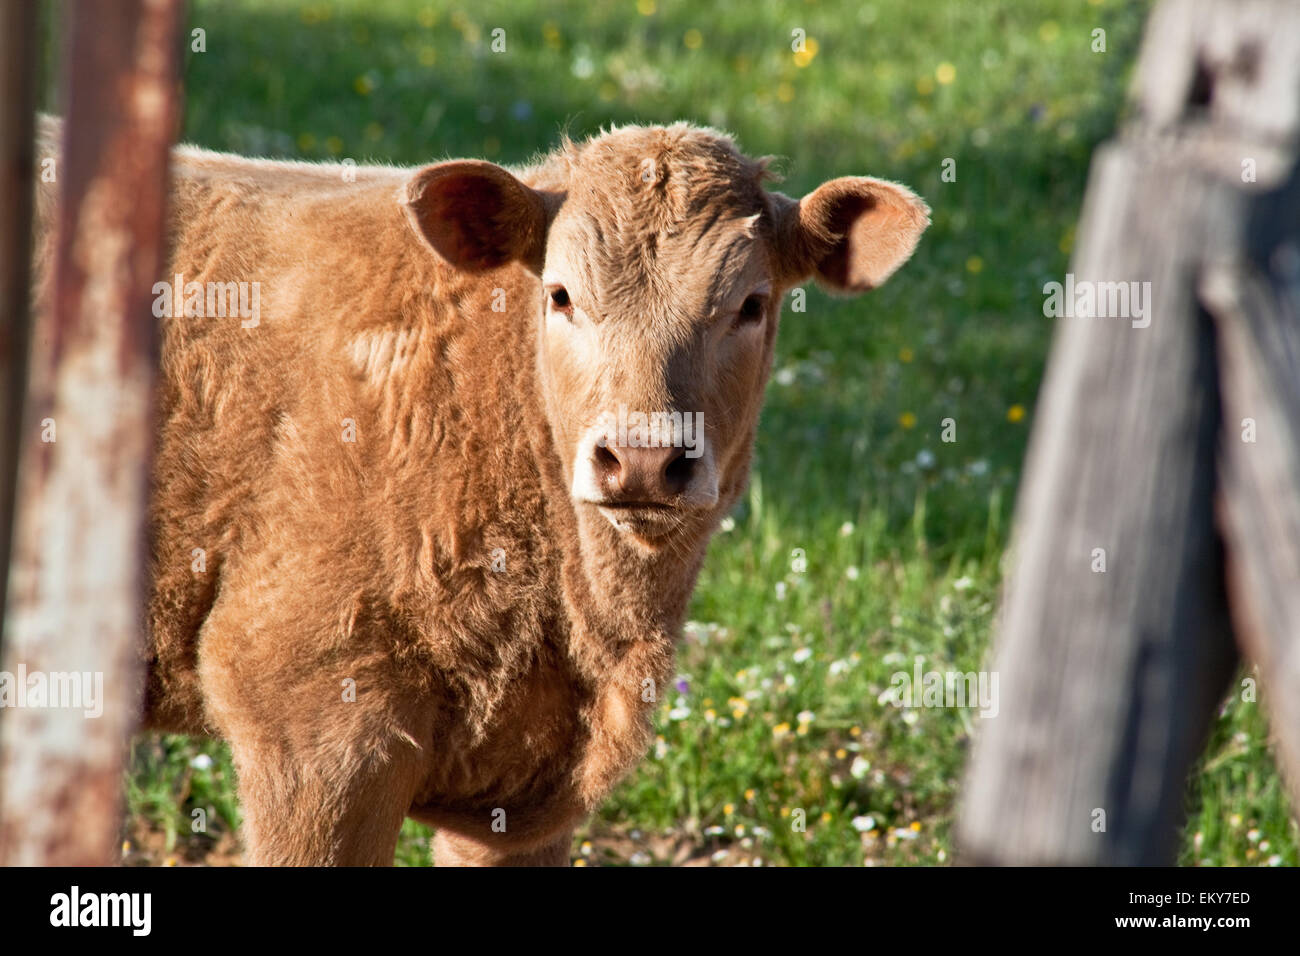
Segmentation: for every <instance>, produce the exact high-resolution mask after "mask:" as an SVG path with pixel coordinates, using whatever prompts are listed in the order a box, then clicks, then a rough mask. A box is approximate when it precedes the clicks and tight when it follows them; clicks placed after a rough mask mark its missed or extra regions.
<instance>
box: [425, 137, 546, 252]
mask: <svg viewBox="0 0 1300 956" xmlns="http://www.w3.org/2000/svg"><path fill="white" fill-rule="evenodd" d="M400 199H401V202H402V206H403V208H404V209H405V210H406V218H407V220H408V221H409V222H410V224H411V228H412V229H414V230H415V234H416V235H418V236H420V237H421V238H422V239H423V240H424V241H425V242H427V243H428V244H429V245H430V246H431V247H432V248H433V250H434V251H435V252H437V253H438V255H440V256H442V257H443V258H444V259H446V260H447V261H448V262H450V263H451V264H452V265H454V266H457V267H458V268H461V269H465V270H467V271H470V272H479V271H482V270H484V269H495V268H497V267H498V266H503V265H505V264H506V263H508V262H520V263H522V264H523V265H525V266H527V267H528V268H529V269H531V270H532V271H533V272H535V273H537V274H538V275H540V274H541V272H542V260H543V259H544V258H545V254H546V228H547V222H548V215H547V208H546V202H545V199H544V198H543V196H542V194H541V193H540V192H538V191H537V190H535V189H532V188H531V187H529V186H526V185H524V184H523V183H522V182H520V181H519V179H517V178H516V177H515V176H514V175H513V174H512V173H510V172H508V171H507V170H505V169H502V168H501V167H500V166H497V165H495V164H493V163H487V162H482V161H480V160H454V161H452V162H447V163H437V164H435V165H433V166H426V167H424V168H423V169H421V170H418V171H417V172H416V173H415V175H413V176H412V177H411V178H410V180H408V181H407V183H406V185H405V186H404V187H403V188H402V192H401V195H400Z"/></svg>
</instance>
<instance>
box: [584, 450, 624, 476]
mask: <svg viewBox="0 0 1300 956" xmlns="http://www.w3.org/2000/svg"><path fill="white" fill-rule="evenodd" d="M592 460H593V461H594V462H595V465H596V474H597V475H598V476H599V477H600V479H601V480H602V481H609V480H611V479H613V480H614V481H618V480H619V478H620V476H621V475H622V472H623V463H622V462H621V461H619V458H618V455H616V454H614V452H613V451H612V450H611V449H610V448H609V446H607V445H597V446H596V452H595V454H594V455H593V456H592Z"/></svg>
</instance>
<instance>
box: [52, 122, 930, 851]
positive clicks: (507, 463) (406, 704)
mask: <svg viewBox="0 0 1300 956" xmlns="http://www.w3.org/2000/svg"><path fill="white" fill-rule="evenodd" d="M54 132H55V130H54V128H53V126H52V125H51V124H47V128H46V130H45V133H46V135H47V136H50V135H53V134H54ZM173 172H174V184H173V190H172V197H171V211H170V222H171V235H170V268H169V269H168V272H167V276H166V277H165V279H164V281H163V282H161V283H160V284H159V285H158V286H156V287H155V293H156V294H157V296H158V300H157V301H158V305H157V306H156V308H155V314H157V315H159V316H160V321H161V324H162V336H163V351H162V386H161V390H160V394H159V396H158V415H159V425H158V427H159V431H158V445H157V461H156V466H155V476H154V479H155V487H154V499H153V505H152V523H153V554H152V561H153V569H152V573H153V582H154V587H153V594H152V599H151V603H150V606H149V616H148V620H149V624H150V631H149V638H148V656H149V665H150V667H149V681H148V689H147V713H146V725H147V726H149V727H153V728H158V729H167V730H173V731H181V732H188V733H195V734H218V735H220V736H222V737H224V738H225V739H226V740H228V741H229V742H230V745H231V747H232V749H233V753H234V758H235V763H236V766H237V768H238V771H239V792H240V798H241V800H242V803H243V808H244V813H245V833H244V838H245V842H246V844H247V847H248V850H249V858H250V860H251V861H252V862H254V863H260V864H388V863H391V862H392V858H393V852H394V848H395V845H396V840H397V834H398V830H399V828H400V826H401V824H402V820H403V818H405V817H407V816H410V817H413V818H415V819H418V820H422V821H425V822H428V823H430V824H433V825H434V826H435V827H437V828H438V831H439V833H438V838H437V840H436V843H435V856H436V859H437V862H439V863H442V864H446V863H478V864H535V863H556V864H559V863H566V862H567V860H568V852H569V843H570V839H571V834H572V829H573V827H574V825H575V823H576V822H577V821H579V820H580V819H581V818H582V817H583V815H584V814H587V813H588V812H590V811H591V810H592V809H593V808H594V807H596V805H597V804H598V803H599V802H600V801H601V799H602V798H603V797H604V796H605V795H606V794H607V793H608V792H609V790H610V788H611V787H612V786H613V785H614V784H615V782H616V781H617V780H618V779H619V778H620V777H621V776H622V775H623V774H625V773H626V772H627V771H628V770H629V769H630V768H631V767H632V766H633V765H634V764H635V763H636V762H637V760H639V759H640V757H641V756H642V754H643V753H644V752H645V750H646V747H647V744H648V742H649V740H650V739H651V714H652V710H653V708H654V706H655V700H656V696H657V694H656V691H658V690H662V688H663V687H664V682H665V681H667V680H668V679H669V678H670V675H671V674H672V671H673V656H674V642H675V640H676V639H677V635H678V632H679V629H680V627H681V624H682V621H683V618H684V614H685V611H686V607H687V601H688V599H689V598H690V595H691V590H692V588H693V586H694V583H695V578H696V574H697V572H698V570H699V567H700V563H701V561H702V560H703V558H704V553H705V548H706V545H707V542H708V539H709V537H710V535H711V534H712V532H713V530H714V529H715V528H716V527H717V524H718V522H719V520H720V519H721V518H722V517H723V516H724V515H726V513H727V511H728V510H729V509H730V508H731V507H732V505H733V503H734V502H735V500H736V497H737V495H738V494H739V493H740V492H741V490H742V488H743V486H744V485H745V482H746V480H747V477H748V472H749V464H750V455H751V449H752V445H753V439H754V432H755V427H756V424H757V421H758V414H759V407H760V404H761V401H762V396H763V389H764V385H765V383H766V381H767V376H768V373H769V370H770V367H771V364H772V354H773V344H774V341H775V339H776V332H777V325H778V320H779V315H780V305H781V301H782V298H783V296H784V295H785V293H786V292H787V291H788V290H789V289H790V288H791V287H792V286H793V285H795V284H797V283H800V282H803V281H805V280H806V279H808V278H809V277H810V276H815V277H817V278H818V279H820V280H821V281H822V282H823V283H824V284H826V285H828V286H829V287H831V288H834V289H839V290H846V291H852V292H859V291H863V290H866V289H870V288H873V287H875V286H877V285H879V284H880V283H881V282H883V281H884V280H885V279H886V278H888V276H889V275H890V274H891V273H892V272H893V271H894V270H895V269H897V268H898V267H899V266H900V265H902V264H903V262H904V261H905V260H906V259H907V258H908V256H909V255H911V253H912V250H913V249H914V248H915V246H916V243H917V241H918V239H919V238H920V235H921V233H922V231H923V230H924V229H925V227H926V225H927V223H928V218H927V215H928V210H927V208H926V206H925V204H924V203H923V202H921V200H920V199H918V198H917V197H916V196H915V195H913V194H912V193H911V192H910V191H908V190H907V189H906V188H904V187H902V186H899V185H896V184H893V183H889V182H884V181H881V180H878V179H866V178H843V179H836V180H832V181H830V182H828V183H826V184H825V185H823V186H821V187H820V188H818V189H817V190H815V191H814V192H812V193H811V194H809V195H808V196H806V197H804V198H803V199H802V200H801V201H795V200H792V199H788V198H787V197H785V196H783V195H780V194H779V193H773V192H768V191H766V190H765V189H764V188H763V180H764V178H765V175H764V166H763V163H762V162H756V161H753V160H750V159H747V158H745V157H744V156H742V155H741V154H740V153H738V152H737V151H736V149H735V147H734V146H733V145H732V143H731V142H730V140H728V139H727V138H726V137H724V136H721V135H719V134H718V133H716V132H713V131H711V130H706V129H700V128H698V127H694V126H689V125H685V124H677V125H674V126H671V127H667V128H659V127H655V128H642V127H626V128H621V129H617V130H614V131H612V132H609V133H606V134H604V135H601V136H598V137H595V138H593V139H591V140H589V141H587V142H585V143H582V144H573V143H569V142H565V143H564V144H563V145H562V146H561V147H560V148H559V149H558V150H556V151H555V152H554V153H552V154H550V155H549V156H548V157H546V158H545V159H544V160H543V161H541V162H540V163H538V164H537V165H534V166H531V167H529V168H526V169H516V170H513V171H508V170H506V169H503V168H501V167H499V166H494V165H492V164H490V163H485V162H475V161H457V162H446V163H439V164H436V165H433V166H428V167H425V168H422V169H416V170H409V169H396V168H387V167H351V168H349V167H345V166H316V165H310V164H304V163H281V162H269V161H262V160H249V159H242V158H239V157H235V156H227V155H221V154H217V153H211V152H206V151H203V150H198V149H193V148H188V147H185V148H180V149H178V150H177V151H176V154H175V163H174V170H173ZM40 189H41V194H40V195H39V196H38V210H39V223H38V229H39V231H40V236H39V238H40V241H41V242H42V243H44V242H48V239H49V236H48V232H49V228H50V227H49V224H50V223H51V222H52V221H53V206H54V202H55V200H56V197H55V196H54V195H53V193H52V190H53V187H52V186H42V187H40ZM37 259H38V264H39V263H40V262H41V261H42V256H41V253H40V245H39V244H38V255H37ZM241 284H242V285H241Z"/></svg>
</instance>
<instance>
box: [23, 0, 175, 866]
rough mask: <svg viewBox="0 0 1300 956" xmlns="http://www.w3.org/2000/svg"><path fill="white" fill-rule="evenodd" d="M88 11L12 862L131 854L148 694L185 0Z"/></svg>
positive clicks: (54, 323)
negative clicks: (138, 731) (157, 294)
mask: <svg viewBox="0 0 1300 956" xmlns="http://www.w3.org/2000/svg"><path fill="white" fill-rule="evenodd" d="M68 13H69V15H70V17H71V30H70V44H69V45H68V47H67V48H66V50H65V62H66V77H67V82H66V83H65V91H66V93H65V99H66V104H67V105H66V108H65V111H64V114H65V120H66V125H65V128H64V141H63V150H62V154H61V156H60V157H59V160H58V164H57V167H56V170H57V171H56V179H57V187H58V192H59V209H58V233H57V239H56V240H55V246H54V260H53V261H54V269H53V286H52V288H51V289H49V290H44V289H43V290H41V291H40V293H39V309H38V311H39V312H40V315H39V318H38V319H37V322H36V325H35V332H34V336H33V341H32V350H31V351H32V355H31V364H30V386H29V395H28V401H27V410H26V416H25V422H24V427H23V431H22V449H21V465H20V473H19V482H18V490H19V501H20V502H21V506H20V508H19V514H18V519H17V531H16V536H15V540H14V548H13V569H12V575H11V588H10V605H9V608H8V609H7V611H8V615H9V617H8V628H7V639H6V647H5V652H6V654H5V659H4V661H3V669H4V670H5V671H6V672H8V673H9V674H10V675H13V676H14V677H15V678H17V679H18V680H17V686H16V691H17V693H19V694H22V695H23V696H25V698H26V699H25V701H24V700H20V701H17V703H19V704H25V706H16V707H13V708H12V709H11V708H9V707H6V708H5V709H4V710H3V711H0V715H2V717H3V719H0V785H2V786H3V792H2V793H0V863H3V864H6V865H15V864H17V865H55V864H64V865H88V864H107V863H111V862H114V861H115V860H116V859H117V845H118V843H117V841H118V834H119V830H120V825H121V821H120V813H119V807H120V803H121V791H122V761H123V757H124V754H125V749H126V746H127V741H128V737H129V735H130V734H131V733H132V731H133V730H134V729H135V725H136V722H137V719H138V717H137V713H138V701H139V698H140V683H141V681H140V677H141V675H140V658H141V653H140V648H141V646H142V644H141V634H142V631H141V626H142V621H143V614H142V606H143V597H144V591H145V586H146V579H145V558H146V507H147V493H148V484H149V467H150V451H151V445H152V434H153V421H152V392H153V384H154V379H155V374H156V345H155V330H154V325H153V319H152V310H151V307H150V303H151V299H152V294H151V289H152V286H153V283H154V282H155V281H156V280H157V278H158V276H159V275H160V273H161V271H162V266H163V256H164V238H165V233H164V205H165V200H166V180H167V162H168V150H169V147H170V144H171V142H172V138H173V133H174V130H175V124H176V115H177V104H176V98H177V97H176V89H177V69H178V60H179V53H180V50H179V47H178V39H177V37H178V29H179V26H180V18H181V3H180V0H119V2H115V3H111V4H109V3H105V4H99V3H85V4H74V5H69V8H68ZM42 688H43V689H44V691H45V697H44V700H43V701H42V700H41V698H40V697H39V696H38V695H39V691H40V690H41V689H42ZM11 703H13V702H12V701H11ZM55 704H61V705H63V706H51V705H55ZM69 704H71V705H73V706H69Z"/></svg>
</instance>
